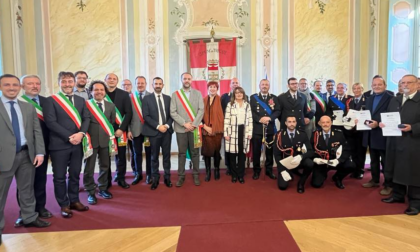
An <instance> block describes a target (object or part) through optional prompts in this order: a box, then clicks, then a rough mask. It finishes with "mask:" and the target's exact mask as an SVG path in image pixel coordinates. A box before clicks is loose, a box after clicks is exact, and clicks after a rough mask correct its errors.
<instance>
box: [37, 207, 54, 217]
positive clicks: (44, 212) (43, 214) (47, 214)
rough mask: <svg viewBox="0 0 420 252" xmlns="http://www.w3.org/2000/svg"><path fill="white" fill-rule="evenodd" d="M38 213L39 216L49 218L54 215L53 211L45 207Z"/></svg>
mask: <svg viewBox="0 0 420 252" xmlns="http://www.w3.org/2000/svg"><path fill="white" fill-rule="evenodd" d="M38 214H39V215H38V216H39V218H42V219H49V218H51V217H53V215H52V213H51V212H50V211H48V210H47V209H45V208H44V209H41V210H39V211H38Z"/></svg>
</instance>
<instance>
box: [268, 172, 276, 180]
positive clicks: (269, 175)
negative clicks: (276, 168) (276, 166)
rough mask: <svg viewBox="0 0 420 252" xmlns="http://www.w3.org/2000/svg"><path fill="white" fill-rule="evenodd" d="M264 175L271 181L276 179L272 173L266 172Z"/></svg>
mask: <svg viewBox="0 0 420 252" xmlns="http://www.w3.org/2000/svg"><path fill="white" fill-rule="evenodd" d="M265 175H267V176H268V177H269V178H271V179H277V177H276V175H274V173H272V172H266V173H265Z"/></svg>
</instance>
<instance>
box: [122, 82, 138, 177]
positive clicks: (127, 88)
mask: <svg viewBox="0 0 420 252" xmlns="http://www.w3.org/2000/svg"><path fill="white" fill-rule="evenodd" d="M121 89H122V90H124V91H126V92H127V93H128V94H131V93H132V92H131V91H132V89H133V84H132V83H131V81H130V80H129V79H124V80H122V81H121ZM133 112H134V111H133ZM127 145H128V148H129V149H130V165H131V170H132V171H135V170H136V164H135V161H134V147H133V141H132V140H130V139H128V143H127Z"/></svg>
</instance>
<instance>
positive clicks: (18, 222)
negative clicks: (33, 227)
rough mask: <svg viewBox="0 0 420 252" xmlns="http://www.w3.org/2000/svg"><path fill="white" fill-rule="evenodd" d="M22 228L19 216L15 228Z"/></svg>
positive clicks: (21, 220)
mask: <svg viewBox="0 0 420 252" xmlns="http://www.w3.org/2000/svg"><path fill="white" fill-rule="evenodd" d="M22 226H23V219H22V217H21V216H19V218H17V220H16V222H15V228H18V227H22Z"/></svg>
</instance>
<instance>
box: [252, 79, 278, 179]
mask: <svg viewBox="0 0 420 252" xmlns="http://www.w3.org/2000/svg"><path fill="white" fill-rule="evenodd" d="M269 90H270V82H269V81H268V80H266V79H262V80H261V81H260V92H259V93H257V94H253V95H252V96H251V111H252V120H253V128H252V139H251V141H252V160H253V161H252V164H253V168H254V175H253V177H252V178H253V179H255V180H256V179H258V178H259V177H260V173H261V166H260V158H261V144H265V146H266V148H265V158H266V159H265V165H264V167H265V173H266V175H267V176H268V177H270V178H271V179H276V178H277V177H276V175H274V173H273V143H274V134H275V133H276V129H275V127H276V125H275V121H276V118H277V117H279V115H280V110H279V103H278V101H277V97H276V96H275V95H273V94H270V93H269V92H268V91H269Z"/></svg>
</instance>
